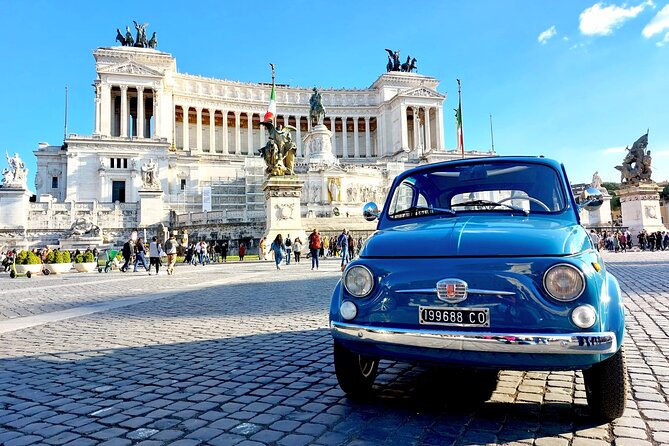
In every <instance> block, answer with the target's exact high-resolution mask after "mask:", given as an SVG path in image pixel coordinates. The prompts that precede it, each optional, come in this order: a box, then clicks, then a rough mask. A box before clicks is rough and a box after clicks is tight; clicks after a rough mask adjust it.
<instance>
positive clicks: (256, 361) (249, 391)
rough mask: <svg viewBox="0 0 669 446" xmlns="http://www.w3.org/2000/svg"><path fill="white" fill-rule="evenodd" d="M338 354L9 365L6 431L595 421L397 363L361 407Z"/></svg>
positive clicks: (130, 434) (291, 350)
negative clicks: (343, 383) (337, 368)
mask: <svg viewBox="0 0 669 446" xmlns="http://www.w3.org/2000/svg"><path fill="white" fill-rule="evenodd" d="M237 288H238V287H237ZM232 289H233V290H234V287H233V288H232ZM278 297H279V296H277V301H278V300H279V299H278ZM276 305H277V307H280V306H281V304H280V303H279V302H277V303H276ZM207 311H211V312H212V313H213V314H220V313H221V312H223V313H225V312H227V311H229V312H238V311H237V310H235V309H230V308H229V307H227V306H225V305H221V307H219V308H216V307H215V308H210V309H209V310H207ZM268 311H274V310H273V309H272V308H270V310H268ZM100 316H102V315H100ZM210 335H212V334H211V333H210ZM212 337H215V335H214V336H212ZM44 342H53V340H45V341H44ZM331 349H332V341H331V338H330V335H329V332H328V331H327V330H324V329H321V330H306V331H286V332H276V333H265V334H257V335H252V336H237V337H227V338H218V339H212V340H202V341H193V342H182V343H171V344H158V345H150V346H142V347H124V348H116V349H105V350H84V351H74V350H73V351H66V352H61V353H51V354H43V355H40V356H28V357H18V358H10V359H2V360H0V431H2V430H7V431H10V432H14V433H17V434H20V435H24V436H28V435H38V436H39V435H40V429H46V428H47V427H52V426H60V427H62V428H63V430H62V432H59V433H57V434H53V435H51V437H50V438H51V440H53V439H54V438H57V437H58V436H59V435H61V436H63V435H66V434H68V433H69V434H70V435H77V436H81V437H84V438H90V439H93V440H101V439H103V436H104V435H111V434H110V432H113V435H114V436H115V437H120V438H125V439H131V440H133V441H139V439H140V437H142V439H144V438H147V437H148V438H149V439H151V440H160V441H163V442H165V443H169V442H173V441H176V440H177V439H179V438H195V439H199V440H201V441H203V442H204V443H212V444H213V443H217V442H219V443H222V442H223V440H229V442H230V443H234V441H236V440H240V441H241V440H243V439H252V440H257V441H259V442H261V443H268V444H269V443H271V444H274V442H277V441H279V440H280V439H282V438H283V439H284V441H285V442H288V443H290V441H289V439H292V437H287V436H288V435H301V436H302V437H300V438H301V439H302V440H301V441H303V443H301V444H311V443H321V444H349V443H351V444H401V445H407V444H425V445H437V444H438V445H448V444H454V443H455V442H458V444H466V445H473V444H482V443H496V442H508V441H519V440H527V439H533V438H535V437H552V436H558V435H561V434H570V433H572V432H576V431H577V430H581V429H586V428H589V427H592V426H595V425H596V424H595V423H593V422H592V421H591V420H590V419H589V418H588V417H587V416H585V414H586V413H587V409H585V408H584V407H583V406H579V405H573V404H531V403H521V402H517V403H493V402H485V401H484V400H483V398H481V395H483V394H485V393H486V392H480V391H481V390H486V389H488V390H489V388H491V387H492V386H494V385H495V377H494V376H491V375H490V374H485V373H484V374H472V373H462V372H459V371H449V370H443V369H427V368H422V367H417V366H411V365H405V364H397V363H388V362H383V363H382V366H381V370H380V376H379V379H378V385H376V386H375V391H374V394H373V396H372V397H371V399H369V400H367V401H363V402H360V401H352V400H350V399H348V398H346V397H345V395H344V394H343V393H342V391H341V390H340V389H339V387H338V385H337V382H336V378H335V376H334V371H333V366H332V356H331ZM479 393H480V394H481V395H479V399H478V400H477V399H476V398H474V397H473V396H474V395H475V394H479ZM36 426H37V427H36ZM86 426H88V427H87V428H84V427H86ZM110 428H115V429H113V430H110ZM142 429H143V430H142ZM168 437H169V440H165V439H166V438H168ZM216 439H218V440H216ZM233 440H234V441H233ZM291 441H292V440H291ZM296 441H297V440H296ZM39 442H40V441H37V443H39ZM294 444H297V443H294Z"/></svg>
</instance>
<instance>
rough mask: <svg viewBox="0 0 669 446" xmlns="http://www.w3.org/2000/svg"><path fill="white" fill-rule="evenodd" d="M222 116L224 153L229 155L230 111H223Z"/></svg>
mask: <svg viewBox="0 0 669 446" xmlns="http://www.w3.org/2000/svg"><path fill="white" fill-rule="evenodd" d="M221 115H222V118H223V130H222V133H221V139H222V140H223V153H224V154H226V155H227V154H228V153H229V152H228V111H227V110H222V111H221Z"/></svg>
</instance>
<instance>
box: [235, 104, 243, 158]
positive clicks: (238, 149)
mask: <svg viewBox="0 0 669 446" xmlns="http://www.w3.org/2000/svg"><path fill="white" fill-rule="evenodd" d="M241 115H242V113H241V112H238V111H236V112H235V154H236V155H241V154H242V145H241V144H240V143H241V140H242V128H241V127H242V126H241Z"/></svg>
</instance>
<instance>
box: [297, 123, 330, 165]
mask: <svg viewBox="0 0 669 446" xmlns="http://www.w3.org/2000/svg"><path fill="white" fill-rule="evenodd" d="M304 148H305V157H304V158H305V161H306V162H307V163H309V164H326V165H330V164H337V163H338V161H337V157H336V156H335V155H334V153H332V132H331V131H330V130H328V128H327V127H326V126H324V125H323V124H320V125H317V126H315V127H314V128H312V129H311V131H310V132H309V133H308V134H307V136H305V137H304Z"/></svg>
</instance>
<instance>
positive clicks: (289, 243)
mask: <svg viewBox="0 0 669 446" xmlns="http://www.w3.org/2000/svg"><path fill="white" fill-rule="evenodd" d="M284 245H286V265H290V255H291V254H292V253H293V241H292V240H291V239H290V234H288V235H287V236H286V241H285V242H284Z"/></svg>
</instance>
